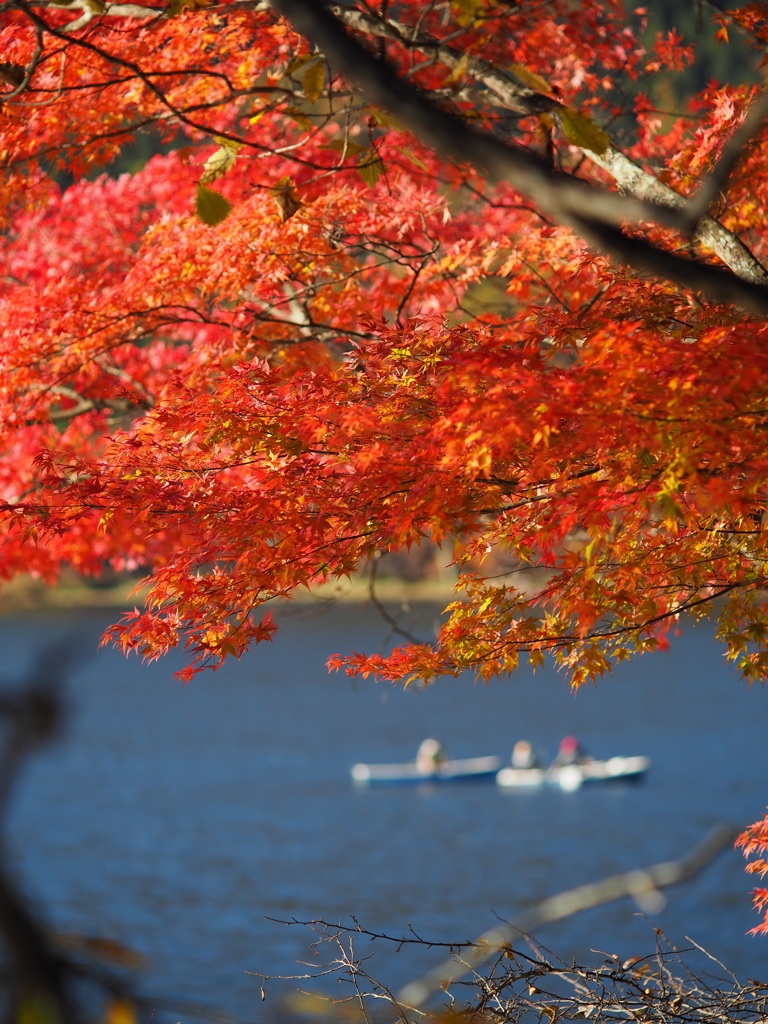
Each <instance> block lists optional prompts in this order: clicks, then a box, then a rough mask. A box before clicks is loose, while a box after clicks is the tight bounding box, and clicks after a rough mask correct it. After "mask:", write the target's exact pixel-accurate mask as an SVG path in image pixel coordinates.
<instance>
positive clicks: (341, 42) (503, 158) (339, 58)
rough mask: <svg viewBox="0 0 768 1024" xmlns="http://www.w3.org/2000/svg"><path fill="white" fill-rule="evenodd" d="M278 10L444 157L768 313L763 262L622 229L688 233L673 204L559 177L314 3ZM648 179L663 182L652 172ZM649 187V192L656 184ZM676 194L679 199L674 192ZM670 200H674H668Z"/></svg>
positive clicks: (588, 234)
mask: <svg viewBox="0 0 768 1024" xmlns="http://www.w3.org/2000/svg"><path fill="white" fill-rule="evenodd" d="M272 6H273V8H274V9H275V10H276V11H277V13H278V14H281V15H283V16H284V17H286V18H287V19H288V20H289V21H291V22H292V24H293V25H294V27H295V28H296V29H297V30H298V31H299V32H301V33H302V34H303V35H305V36H306V37H307V38H308V39H310V40H311V41H312V42H313V43H314V44H315V45H316V46H317V47H318V48H319V49H320V50H322V51H323V52H324V53H325V54H326V56H327V57H328V59H329V60H330V61H331V63H332V64H333V65H334V67H335V68H336V69H337V70H338V71H339V72H340V73H341V74H342V75H343V76H344V77H345V78H347V79H348V80H349V81H351V82H352V83H353V84H354V85H356V86H357V87H358V88H360V89H361V90H362V91H363V92H364V93H365V95H366V96H367V97H368V98H369V99H370V100H372V101H373V102H374V103H378V104H380V105H381V106H383V107H384V108H386V109H387V110H389V111H390V113H392V114H393V115H394V116H395V117H397V118H398V119H399V120H400V121H401V122H402V123H403V124H404V125H405V126H406V127H407V128H408V129H409V130H411V131H413V132H414V134H416V135H418V136H419V138H421V139H422V140H423V141H425V142H426V143H427V144H428V145H431V146H432V147H433V148H434V149H435V150H436V151H437V152H439V153H441V154H443V155H445V156H447V157H449V158H451V159H454V160H457V161H460V162H462V163H471V164H473V165H474V166H475V167H476V168H477V169H478V170H480V171H481V172H482V173H484V174H486V175H487V176H488V177H489V178H491V179H492V180H507V181H509V182H510V183H511V184H512V185H513V186H514V187H515V188H517V189H519V191H521V192H522V193H524V194H525V195H527V196H529V197H530V198H531V199H532V200H533V201H534V202H535V203H536V204H537V205H538V206H539V207H540V208H541V209H542V210H543V211H544V212H545V213H546V214H547V215H549V216H551V217H552V218H553V219H555V220H557V221H559V222H560V223H562V224H565V225H566V226H568V227H571V228H572V229H574V230H575V231H577V232H578V233H579V234H580V235H581V236H582V237H583V238H584V239H585V240H586V241H587V242H588V244H589V245H590V246H592V247H593V248H595V249H596V250H598V251H600V252H602V253H604V254H605V255H608V256H610V257H612V258H613V259H616V260H618V261H619V262H621V263H624V264H628V265H629V266H632V267H633V268H634V269H636V270H639V271H642V272H644V273H649V274H651V275H653V276H656V277H662V278H665V279H668V280H670V281H672V282H674V283H675V284H677V285H679V286H681V287H684V288H689V289H692V290H695V291H700V292H703V293H705V294H706V295H707V296H708V297H710V298H711V299H714V300H715V301H718V302H732V303H736V304H738V305H740V306H742V307H743V308H745V309H747V310H749V311H750V312H753V313H757V314H765V313H768V288H766V287H765V286H763V285H762V284H760V283H755V282H756V281H759V280H765V279H766V278H765V273H764V272H763V273H762V275H761V274H760V271H761V270H762V268H759V269H758V267H759V265H758V266H753V267H752V268H751V274H750V278H751V279H749V280H743V279H741V278H739V277H737V276H736V274H734V273H729V272H728V271H723V270H720V269H718V268H715V267H711V266H709V265H707V264H702V263H698V262H695V261H692V260H689V259H687V258H686V257H682V256H676V255H674V254H672V253H668V252H664V251H662V250H659V249H657V248H655V247H654V246H652V245H650V244H649V243H647V242H645V241H643V240H642V239H637V238H631V237H628V236H626V235H624V234H623V233H622V232H621V231H620V230H619V229H618V228H617V225H618V224H620V223H622V222H634V223H637V222H639V221H642V220H646V221H647V220H652V221H655V222H656V223H657V224H659V225H662V226H667V227H674V228H677V229H678V230H681V231H684V230H685V228H686V227H688V226H689V225H690V220H689V218H688V217H686V216H681V215H680V212H678V211H677V210H675V209H673V207H672V205H671V204H670V205H665V204H658V203H656V202H646V201H642V200H640V199H630V198H628V197H627V196H622V195H620V194H618V193H614V192H609V191H607V190H604V189H600V188H596V187H594V186H591V185H589V184H588V183H586V182H583V181H580V180H579V179H576V178H573V177H570V176H568V175H562V174H557V173H555V172H553V171H552V170H551V168H549V166H548V165H547V164H546V163H545V162H544V161H543V160H542V159H541V158H539V157H537V156H535V155H534V154H532V153H529V152H528V151H526V150H523V149H518V148H514V147H510V146H506V145H504V144H503V143H502V142H500V141H498V140H497V139H495V138H493V137H492V136H490V135H488V134H486V133H481V132H478V131H476V130H474V129H472V128H469V127H468V126H467V125H465V124H464V123H462V122H461V121H459V120H458V119H457V118H454V117H453V116H451V115H450V114H449V113H447V112H446V111H443V110H441V109H440V108H439V107H436V106H435V105H434V104H432V103H430V102H429V100H427V99H426V98H425V97H424V96H423V95H422V93H421V92H419V91H418V90H417V89H416V88H414V87H413V86H411V85H409V84H408V83H407V82H405V81H403V80H402V79H401V78H400V77H398V75H397V74H396V72H395V71H394V69H393V68H392V67H391V65H390V64H389V63H388V62H387V61H385V60H383V59H381V58H379V57H376V56H374V55H373V54H372V53H370V52H369V51H368V50H366V49H365V48H364V47H363V46H362V45H361V44H360V43H359V42H357V40H356V39H354V38H353V37H352V36H350V35H349V33H348V32H347V31H346V30H345V28H344V26H343V25H342V24H341V22H340V21H339V19H338V18H336V17H335V16H334V15H333V14H332V13H331V12H330V11H329V10H328V9H327V8H326V7H324V6H322V5H321V4H319V3H317V2H314V0H272ZM513 86H514V88H513V93H514V97H515V102H516V103H517V105H518V107H519V105H520V104H521V103H522V101H523V99H524V97H523V91H522V90H521V89H520V87H518V86H517V85H516V84H515V83H513ZM590 156H592V154H591V153H590ZM620 156H621V155H620V154H617V156H616V157H615V158H614V159H613V161H612V164H613V166H614V167H615V168H617V169H618V168H622V169H623V170H624V171H627V170H628V168H627V167H626V165H625V164H624V163H623V161H622V160H621V159H620ZM624 160H626V158H624ZM627 162H628V163H631V162H630V161H627ZM637 171H639V172H640V169H639V168H637ZM644 174H645V172H640V175H639V176H638V179H637V180H638V181H640V182H642V180H643V179H642V176H643V175H644ZM648 178H649V179H651V180H655V179H652V177H651V175H648ZM644 184H645V186H646V188H647V187H648V182H647V181H646V182H645V183H644ZM670 192H671V193H672V195H673V196H676V195H677V194H676V193H674V192H673V190H671V189H670ZM669 198H670V197H666V202H667V203H669ZM685 203H686V200H684V199H683V198H682V197H680V205H683V204H685ZM675 205H677V203H676V204H675ZM712 223H713V224H714V223H715V222H714V221H713V222H712ZM721 230H722V229H721ZM718 234H719V232H717V231H716V230H715V231H712V230H711V229H710V236H708V237H712V238H714V237H715V236H716V235H718ZM702 241H704V239H702ZM723 241H724V240H723ZM728 242H729V245H728V246H727V247H724V248H730V249H732V250H733V252H734V253H737V254H738V255H739V256H740V257H741V258H742V259H743V260H744V262H745V263H748V262H749V259H748V257H749V254H748V251H747V250H746V249H745V248H744V247H743V246H741V243H739V242H738V240H737V239H735V238H733V236H731V238H730V239H729V240H728ZM705 244H709V243H706V242H705ZM721 248H723V247H722V246H721Z"/></svg>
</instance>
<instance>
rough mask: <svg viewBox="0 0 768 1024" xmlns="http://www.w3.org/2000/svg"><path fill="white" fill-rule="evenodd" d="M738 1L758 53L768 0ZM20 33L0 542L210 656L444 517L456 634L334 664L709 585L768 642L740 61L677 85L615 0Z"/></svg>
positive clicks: (589, 628) (754, 269)
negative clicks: (272, 606)
mask: <svg viewBox="0 0 768 1024" xmlns="http://www.w3.org/2000/svg"><path fill="white" fill-rule="evenodd" d="M715 29H716V30H717V34H718V37H719V39H720V41H721V44H722V45H723V46H728V45H729V38H731V37H733V36H734V35H737V34H740V37H741V38H742V39H743V38H746V39H747V40H748V41H749V43H750V44H751V45H752V47H753V49H754V54H755V60H754V64H755V68H757V67H758V65H759V64H760V60H761V57H762V55H763V54H764V52H765V48H766V45H768V5H765V4H762V3H759V2H755V3H750V4H748V5H747V6H745V7H743V8H741V9H738V10H733V11H731V12H730V14H728V15H723V17H722V18H720V20H719V22H717V24H715V25H714V27H713V29H712V30H713V31H714V30H715ZM0 38H1V40H2V46H1V47H0V54H2V59H3V61H2V63H0V160H1V161H2V166H3V176H2V179H1V180H0V223H1V225H2V232H3V247H2V250H1V251H0V310H1V314H0V315H1V316H2V325H3V331H2V335H1V336H0V389H1V390H0V402H1V403H2V417H1V418H0V434H1V435H2V443H0V501H1V504H0V517H1V519H2V524H3V525H2V532H1V533H0V571H1V572H2V575H3V577H4V578H6V579H9V578H11V577H13V576H14V575H15V574H18V573H22V572H24V573H30V572H31V573H33V574H36V575H38V576H40V577H42V578H43V579H45V580H50V581H52V580H54V579H55V578H56V576H57V573H58V572H59V570H60V568H61V567H62V566H64V565H67V566H71V567H74V568H75V569H76V570H78V571H80V572H82V573H84V574H99V573H100V572H102V570H103V569H104V568H105V567H106V566H111V567H113V568H117V569H131V570H135V569H141V570H145V571H146V575H147V577H148V590H147V591H146V594H147V596H146V604H145V606H144V608H143V609H142V610H137V611H136V612H135V613H134V614H132V615H131V616H129V617H128V618H127V619H126V620H124V621H123V622H122V623H120V624H119V625H117V626H115V627H114V628H113V629H112V630H111V635H112V638H113V639H114V640H115V641H116V642H118V643H119V644H120V645H121V646H122V647H123V648H124V649H125V650H128V651H131V650H135V651H139V652H141V653H143V654H144V655H146V656H149V657H155V656H158V655H160V654H162V653H163V652H165V651H167V650H168V649H170V648H172V647H174V646H176V645H178V644H182V645H184V646H186V648H187V649H188V650H189V652H190V659H191V660H190V665H189V667H188V669H187V670H186V677H187V678H188V677H189V676H191V675H192V674H193V673H194V672H195V671H198V670H199V669H200V668H201V667H204V666H206V665H211V664H213V665H214V666H215V665H216V664H219V663H221V662H222V661H223V660H224V659H225V658H226V657H228V656H238V655H239V654H241V653H242V652H243V651H244V650H245V649H246V648H247V647H248V646H249V645H251V644H253V643H258V642H260V641H262V640H265V639H269V638H270V637H271V636H272V634H273V631H274V624H273V623H272V621H271V619H270V617H269V614H268V612H267V611H266V610H265V609H264V607H263V606H264V605H265V604H266V603H267V602H269V601H272V600H273V599H274V598H276V597H281V596H289V595H291V594H294V593H295V592H296V591H297V589H301V588H307V587H312V586H313V585H315V584H317V583H318V582H322V581H328V580H333V579H339V578H345V577H349V576H350V575H352V574H355V573H360V572H364V571H366V566H367V565H368V564H370V562H371V560H372V559H375V558H376V557H377V556H378V554H379V553H383V552H388V551H397V550H400V549H403V548H407V547H409V546H411V545H414V544H419V543H421V542H424V541H425V540H428V541H430V542H433V543H451V544H453V545H454V550H455V558H456V561H457V564H458V565H459V567H460V568H462V567H463V568H464V569H465V570H466V571H465V572H464V573H463V575H462V576H461V577H460V589H458V590H457V596H456V600H455V601H454V602H453V603H452V604H451V605H450V606H449V608H448V609H447V614H446V616H445V619H444V624H443V626H442V629H441V631H440V633H439V635H438V637H437V638H436V639H435V640H434V642H432V643H430V644H418V643H410V642H406V643H403V644H401V645H399V646H397V647H396V648H395V649H394V650H393V651H392V652H391V653H389V654H386V655H384V654H380V655H374V656H366V655H358V654H354V655H346V656H345V655H341V656H339V657H338V658H337V659H336V661H335V664H336V666H337V667H341V668H344V669H346V670H347V671H350V672H362V673H373V674H375V675H376V676H378V677H380V678H384V679H391V680H401V679H405V680H408V679H411V678H422V679H425V680H427V681H430V680H432V679H434V678H435V677H437V676H439V675H442V674H455V673H458V672H461V671H464V670H466V669H469V670H472V671H474V672H475V673H478V674H479V675H480V676H481V677H484V678H489V677H491V676H493V675H497V674H502V673H507V672H509V671H511V670H513V669H514V668H515V667H516V666H517V664H518V662H519V659H521V657H522V658H527V659H529V660H531V661H532V662H533V663H534V664H537V663H539V662H540V661H541V660H542V659H543V658H544V657H545V656H546V655H551V656H552V657H553V658H554V660H555V662H556V663H557V664H558V665H559V666H561V667H562V668H564V669H565V670H566V672H567V673H568V676H569V678H570V680H571V681H572V682H573V684H574V685H578V684H580V683H582V682H584V681H586V680H589V679H592V678H594V677H596V676H599V675H601V674H602V673H604V672H605V671H607V670H610V667H611V665H612V664H614V663H615V662H617V661H620V660H622V659H624V658H627V657H630V656H631V655H633V654H635V653H642V652H644V651H649V650H652V649H654V648H656V647H658V646H659V645H661V644H664V643H665V642H666V640H665V635H666V634H667V632H668V631H670V629H674V628H675V623H676V622H677V620H678V619H679V617H680V616H681V615H684V614H685V615H693V616H694V617H700V616H713V617H716V618H717V634H718V637H719V638H720V640H721V641H722V643H723V645H724V652H725V655H726V657H727V658H728V659H729V660H730V661H731V662H733V664H734V666H735V668H736V669H737V671H738V672H739V673H741V675H742V676H743V677H744V678H745V679H746V680H748V681H749V682H752V681H755V680H757V681H763V680H764V679H765V678H766V676H768V604H767V603H766V601H765V596H764V595H765V588H766V581H767V580H768V530H767V529H766V522H767V516H766V512H767V510H768V445H767V444H766V436H767V435H766V429H767V428H768V322H767V321H766V314H768V273H767V272H766V269H765V267H766V266H768V229H767V228H766V221H765V212H764V211H765V209H766V208H767V207H768V176H767V175H766V172H765V166H766V157H767V156H768V132H766V130H765V128H764V127H763V126H762V122H763V118H764V115H765V114H766V112H767V110H768V107H767V105H766V100H765V98H764V97H763V95H762V93H761V92H760V91H759V90H758V89H757V87H756V86H752V85H746V86H745V85H738V86H737V85H729V84H728V83H716V82H712V83H710V84H709V85H708V86H707V88H706V89H705V90H704V91H703V92H702V93H701V94H700V95H698V96H691V97H689V98H688V99H687V106H686V107H685V110H684V112H683V115H682V116H680V117H670V116H668V115H666V114H662V113H660V112H658V111H657V110H656V101H655V100H654V96H655V95H657V93H655V92H654V89H655V87H656V86H655V83H656V82H657V80H658V79H659V77H660V76H661V77H662V78H663V80H664V81H665V82H667V83H669V82H670V81H672V80H674V76H675V75H676V74H677V73H678V72H680V71H681V70H682V69H684V68H685V67H686V66H687V65H688V64H689V63H690V61H691V59H692V52H691V48H690V46H688V45H687V44H686V45H684V44H683V42H682V40H681V37H680V36H679V35H677V34H676V33H675V32H670V33H666V34H659V35H657V36H656V37H655V38H653V37H650V40H649V37H648V35H647V33H645V11H643V10H642V9H638V10H636V11H634V12H629V13H628V12H627V11H626V10H625V7H624V5H623V3H621V2H620V0H550V2H548V3H545V4H542V3H541V2H540V0H498V2H497V3H494V2H493V0H431V2H426V0H401V2H398V3H392V2H388V0H372V2H370V3H368V2H365V0H355V2H354V3H346V4H345V5H343V6H338V7H336V6H328V7H326V6H324V5H322V4H320V3H319V2H317V0H274V2H273V3H271V4H270V3H268V2H267V0H219V2H217V0H213V2H210V0H170V2H169V3H168V5H167V6H162V5H161V6H150V5H149V3H148V2H144V0H142V2H141V3H121V2H115V3H105V0H71V2H69V3H66V4H65V3H58V2H54V0H4V2H1V3H0ZM643 40H645V42H643ZM757 77H759V73H758V72H756V73H755V78H757ZM140 137H149V138H151V139H152V140H154V149H155V153H156V155H154V156H152V158H151V159H149V161H148V162H146V163H145V164H144V165H143V166H141V167H140V169H138V170H136V171H135V172H134V173H123V174H121V175H119V176H115V175H114V173H112V175H111V176H110V174H107V173H105V171H104V168H108V167H109V166H110V165H113V164H114V162H115V161H116V160H117V159H118V158H119V157H120V154H121V152H123V151H124V150H125V147H127V146H129V144H131V143H133V142H134V141H135V140H136V139H137V138H140ZM491 284H492V285H493V286H494V289H495V291H494V295H495V297H496V301H495V303H494V302H490V301H488V292H489V287H490V285H491ZM491 550H495V551H502V552H504V553H505V555H506V557H507V558H508V559H509V564H511V565H513V566H514V568H513V569H512V571H510V572H509V573H507V574H506V575H501V576H498V575H494V576H492V577H489V575H487V574H484V573H483V556H484V555H485V554H486V553H487V552H489V551H491ZM532 566H535V567H538V568H539V569H542V568H543V569H545V570H546V572H545V573H544V575H543V576H542V577H539V578H543V579H544V582H543V583H540V585H538V586H537V587H536V588H534V589H533V590H532V589H531V588H530V586H523V585H521V583H520V581H521V580H524V579H525V578H526V572H528V571H529V567H532ZM470 567H471V569H472V571H469V568H470ZM743 838H744V842H746V843H747V844H748V846H749V850H750V852H757V853H760V852H761V851H762V852H765V850H766V849H768V824H766V823H765V822H763V823H762V825H760V824H758V825H756V826H754V827H753V830H752V831H751V832H750V833H749V834H748V835H745V837H743ZM750 844H751V845H750ZM756 863H757V868H756V870H760V866H761V865H762V866H763V867H764V865H763V862H761V861H758V862H756ZM758 901H759V905H760V906H761V907H762V909H763V910H764V911H766V912H767V913H766V918H765V922H766V923H764V924H763V926H762V927H763V930H766V931H768V891H765V890H758Z"/></svg>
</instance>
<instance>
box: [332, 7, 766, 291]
mask: <svg viewBox="0 0 768 1024" xmlns="http://www.w3.org/2000/svg"><path fill="white" fill-rule="evenodd" d="M333 11H334V14H336V16H337V17H338V18H339V20H340V21H342V22H343V23H344V24H345V25H347V26H348V27H349V28H352V29H355V30H356V31H358V32H367V33H368V34H369V35H375V36H380V37H383V38H386V39H392V40H393V41H396V42H398V43H400V44H401V45H405V46H409V47H418V48H420V49H427V50H431V51H432V52H434V53H435V54H436V55H437V56H438V57H439V59H440V62H441V63H442V64H445V66H446V67H449V68H455V67H457V65H458V64H459V62H460V61H464V62H465V63H464V68H465V71H466V73H467V74H468V75H471V76H472V77H474V78H475V79H476V80H477V81H479V82H481V83H482V84H483V85H484V86H485V87H486V89H487V90H488V91H489V92H490V93H491V94H492V95H493V96H494V97H495V100H496V102H497V104H498V105H500V106H502V107H504V108H505V109H506V110H511V111H513V112H514V113H517V114H520V115H521V116H525V117H531V116H535V115H537V114H540V113H542V112H544V111H552V110H556V109H557V108H559V107H561V106H562V105H561V104H560V103H558V102H557V100H555V99H553V98H552V97H549V96H545V95H544V94H543V93H540V92H536V91H535V90H534V89H531V88H529V87H528V86H526V85H525V84H523V83H521V82H519V81H518V80H517V79H516V77H515V75H514V74H513V73H512V72H510V71H506V70H504V69H501V68H497V67H495V66H494V65H493V64H491V63H489V62H488V61H486V60H483V58H482V57H476V56H473V55H469V56H467V55H466V54H464V53H462V51H461V50H458V49H456V48H455V47H453V46H449V45H447V44H446V43H443V42H442V41H440V40H439V39H433V38H431V37H428V36H424V35H422V34H420V35H418V36H416V37H415V38H413V37H412V34H411V33H410V32H409V29H408V27H407V26H406V25H403V24H401V23H399V22H395V21H393V20H392V19H389V18H388V19H386V20H385V19H383V18H376V17H375V16H373V15H371V14H367V13H365V12H363V11H359V10H357V9H356V8H349V7H334V8H333ZM767 110H768V95H766V97H764V98H763V99H761V100H759V101H758V102H757V103H756V104H755V105H753V106H752V107H751V108H750V110H749V112H748V114H747V117H746V119H745V121H744V124H743V126H742V127H741V128H740V129H738V131H736V132H735V133H734V134H733V136H732V137H731V139H729V141H728V142H727V143H726V146H725V149H724V150H723V154H722V156H721V158H720V161H719V162H718V164H717V167H716V168H715V169H714V170H713V171H712V173H711V174H710V175H709V177H708V178H707V179H706V181H705V182H704V184H703V185H702V187H701V189H700V190H699V192H698V193H697V194H696V196H695V197H694V199H692V200H689V199H687V198H686V197H685V196H682V195H680V193H679V192H676V191H675V190H674V189H673V188H670V186H669V185H665V184H664V182H662V181H659V179H658V178H656V177H654V175H652V174H649V173H648V171H646V170H644V169H643V168H642V167H640V166H639V165H638V164H636V163H635V162H634V161H633V160H630V158H629V157H628V156H626V155H625V154H624V153H622V152H621V151H620V150H618V149H616V148H615V147H614V146H610V147H609V148H608V150H607V151H606V152H605V153H603V154H598V153H594V152H592V151H591V150H588V149H584V150H582V152H583V153H584V154H585V156H587V157H589V159H590V160H592V161H593V162H594V163H596V164H597V165H598V167H600V168H602V169H603V170H604V171H605V172H606V173H607V174H610V176H611V177H612V178H613V179H614V181H615V182H616V184H617V185H618V186H619V188H620V189H621V190H622V191H623V192H628V193H630V194H631V195H633V196H634V197H635V198H636V199H640V200H642V201H643V202H646V203H650V204H654V205H657V206H669V207H672V208H674V209H678V210H684V211H685V215H684V218H683V219H682V220H681V221H680V224H679V226H680V227H681V228H684V229H685V230H686V231H689V232H690V233H691V234H692V236H693V237H694V238H696V239H697V240H698V241H699V242H701V244H702V245H704V246H706V248H708V249H710V250H711V251H712V252H714V253H715V255H716V256H718V257H719V258H720V259H721V260H722V261H723V263H724V264H725V265H726V266H727V267H730V268H731V270H732V271H733V272H734V273H735V274H738V276H739V277H741V278H743V279H744V280H745V281H752V282H754V283H755V284H768V272H767V271H766V270H765V268H764V267H763V266H762V265H761V264H760V262H759V261H758V260H757V259H755V257H754V256H753V255H752V253H751V252H750V251H749V249H748V248H747V247H746V246H745V245H744V243H743V242H741V241H740V240H739V239H738V238H737V237H736V235H734V234H733V233H732V232H730V231H728V230H727V229H726V228H724V227H723V226H722V224H719V223H718V222H717V221H716V220H714V219H713V218H712V217H709V216H707V215H706V213H707V210H708V209H709V206H710V205H711V203H712V202H713V200H714V198H715V197H716V196H717V194H718V193H719V191H720V190H721V188H722V187H723V185H724V183H725V180H726V179H727V177H728V174H729V173H730V171H731V169H732V167H733V164H734V162H735V161H736V160H737V159H738V157H739V155H740V154H741V151H742V148H743V146H744V144H745V143H747V142H748V141H749V140H750V139H751V138H752V136H753V135H754V134H755V132H756V130H757V128H758V127H759V125H760V124H761V123H762V121H763V119H764V118H765V116H766V111H767Z"/></svg>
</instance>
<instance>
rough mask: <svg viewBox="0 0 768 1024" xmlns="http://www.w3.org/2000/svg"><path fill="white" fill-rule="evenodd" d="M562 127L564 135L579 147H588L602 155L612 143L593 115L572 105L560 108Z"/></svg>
mask: <svg viewBox="0 0 768 1024" xmlns="http://www.w3.org/2000/svg"><path fill="white" fill-rule="evenodd" d="M560 127H561V128H562V129H563V135H565V137H566V139H568V141H569V142H572V143H573V145H574V146H578V147H579V149H588V150H589V151H590V152H592V153H597V155H598V156H601V155H602V154H603V153H605V151H606V150H607V149H608V147H609V146H610V144H611V139H610V136H609V135H607V134H606V133H605V132H604V131H603V129H602V128H598V126H597V125H596V124H595V122H594V121H593V120H592V118H591V117H587V115H586V114H579V113H578V112H577V111H575V110H571V108H570V107H562V108H561V109H560Z"/></svg>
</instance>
